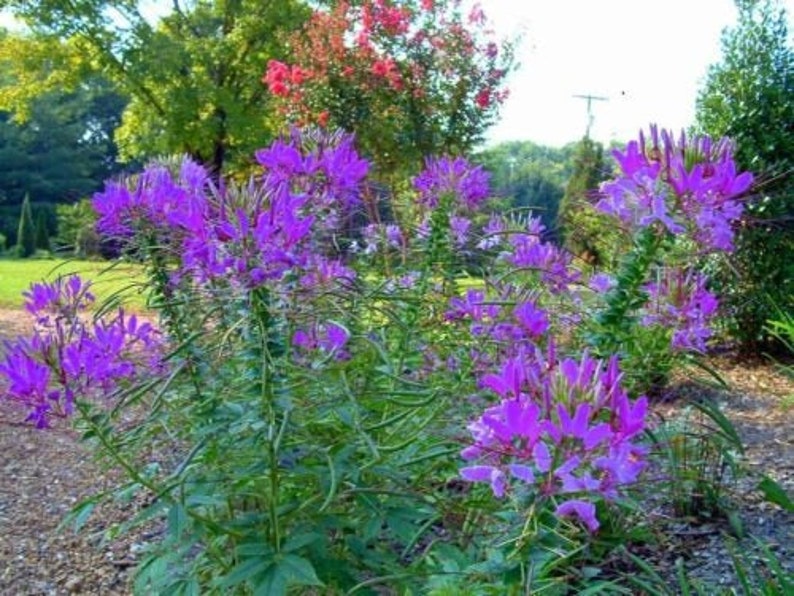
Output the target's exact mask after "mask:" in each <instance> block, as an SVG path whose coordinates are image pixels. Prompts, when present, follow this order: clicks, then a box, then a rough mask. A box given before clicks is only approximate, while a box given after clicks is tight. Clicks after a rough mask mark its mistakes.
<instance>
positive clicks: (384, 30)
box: [262, 0, 512, 169]
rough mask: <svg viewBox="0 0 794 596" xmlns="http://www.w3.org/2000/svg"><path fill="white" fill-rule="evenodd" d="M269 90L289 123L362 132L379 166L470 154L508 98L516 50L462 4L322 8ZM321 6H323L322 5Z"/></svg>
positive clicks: (411, 1)
mask: <svg viewBox="0 0 794 596" xmlns="http://www.w3.org/2000/svg"><path fill="white" fill-rule="evenodd" d="M325 5H326V6H325V7H321V8H318V9H317V10H315V12H314V14H313V16H312V17H311V18H310V20H309V21H308V22H307V24H306V25H305V26H304V28H303V30H302V31H301V32H299V33H296V34H293V35H292V36H291V37H290V38H289V40H288V44H289V46H290V48H291V59H290V61H289V63H283V62H277V61H270V62H269V63H268V64H267V68H266V72H265V74H264V76H263V79H262V80H263V83H264V84H265V85H266V86H267V88H268V90H269V91H270V93H271V94H272V95H273V96H275V97H276V98H277V99H278V100H279V102H280V103H279V105H280V108H279V109H280V112H281V115H282V117H283V119H284V121H285V122H286V123H294V124H298V125H305V124H308V123H316V124H320V125H322V126H336V127H341V128H342V129H344V130H347V131H349V132H355V133H356V135H357V137H358V141H359V143H360V145H361V147H362V150H363V151H364V152H365V153H366V154H368V155H369V156H371V157H372V158H373V159H374V160H376V162H377V163H378V165H379V166H391V167H393V166H394V165H395V164H403V165H405V164H406V163H407V164H410V166H411V169H415V168H416V167H418V166H419V165H420V164H421V161H422V159H423V158H424V156H426V155H438V154H441V153H447V152H454V153H459V152H461V151H464V150H466V149H468V148H470V147H472V146H473V144H474V143H476V142H477V141H478V140H479V139H480V138H481V135H482V133H483V131H484V130H485V129H486V128H487V127H488V126H489V125H490V124H491V123H492V122H493V121H494V120H495V118H496V116H497V114H498V111H499V108H500V105H501V104H502V102H503V101H504V99H505V98H506V96H507V90H506V88H505V85H504V83H505V77H506V75H507V73H508V71H509V70H510V68H511V66H512V47H511V45H510V44H509V43H497V41H496V40H495V39H494V37H493V33H492V32H491V31H490V30H489V28H488V22H487V19H486V18H485V15H484V14H483V13H482V11H481V10H480V9H479V8H475V9H473V10H472V11H471V12H469V13H466V11H465V10H464V9H463V7H462V6H461V3H460V2H459V0H436V1H434V2H429V1H426V0H424V1H416V0H363V1H361V2H348V1H346V0H342V1H337V2H328V3H325ZM321 6H322V4H321Z"/></svg>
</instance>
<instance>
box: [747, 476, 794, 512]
mask: <svg viewBox="0 0 794 596" xmlns="http://www.w3.org/2000/svg"><path fill="white" fill-rule="evenodd" d="M756 488H758V490H760V491H761V492H762V493H763V495H764V499H766V500H767V501H769V502H770V503H774V504H775V505H780V506H781V507H782V508H783V509H785V510H786V511H788V512H789V513H791V512H792V511H794V501H792V500H791V497H789V495H788V493H787V492H786V490H785V489H784V488H783V487H782V486H780V484H779V483H778V482H776V481H775V480H772V478H770V477H769V476H766V475H764V477H763V479H762V480H761V482H759V483H758V486H757V487H756Z"/></svg>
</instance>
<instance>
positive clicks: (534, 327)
mask: <svg viewBox="0 0 794 596" xmlns="http://www.w3.org/2000/svg"><path fill="white" fill-rule="evenodd" d="M513 316H514V317H515V318H516V319H517V320H518V322H519V323H520V324H521V326H522V327H523V328H524V329H525V330H526V332H527V333H528V334H529V336H530V337H531V338H533V339H534V338H538V337H540V336H542V335H543V334H544V333H546V331H548V330H549V317H548V315H547V314H546V311H544V310H542V309H540V308H538V307H537V306H536V305H535V303H534V302H522V303H521V304H519V305H517V306H516V307H515V308H514V309H513Z"/></svg>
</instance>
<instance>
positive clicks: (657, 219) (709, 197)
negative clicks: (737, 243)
mask: <svg viewBox="0 0 794 596" xmlns="http://www.w3.org/2000/svg"><path fill="white" fill-rule="evenodd" d="M613 155H614V157H615V159H616V160H617V162H618V165H619V166H620V170H621V176H620V177H619V178H617V179H616V180H613V181H610V182H606V183H604V184H603V185H602V187H601V193H602V198H601V199H600V200H599V201H598V204H597V207H598V209H600V210H601V211H603V212H605V213H608V214H611V215H614V216H616V217H618V218H619V219H620V220H621V221H622V222H623V223H625V224H630V225H632V226H640V227H648V226H651V225H656V226H659V227H660V228H662V229H664V230H666V231H667V232H668V233H670V234H675V235H678V234H683V233H685V232H687V233H689V234H691V236H692V237H693V238H694V240H696V241H697V242H698V243H699V244H701V245H702V246H703V247H705V248H708V249H716V250H722V251H730V250H732V249H733V235H734V233H733V229H732V226H733V224H734V223H735V222H736V221H737V220H738V218H739V217H740V216H741V214H742V210H743V206H742V203H741V202H740V198H741V196H742V195H743V194H744V193H745V192H747V190H748V189H749V188H750V186H751V185H752V182H753V176H752V174H750V173H749V172H743V173H738V172H737V171H736V163H735V161H734V159H733V146H732V144H731V143H730V142H729V141H728V140H727V139H722V140H720V141H718V142H713V141H712V140H711V139H710V138H709V137H707V136H701V137H695V138H694V139H687V138H686V136H685V135H684V134H683V133H682V134H681V136H680V138H679V139H678V140H675V139H674V137H673V135H672V134H671V133H670V132H669V131H666V130H662V131H661V132H659V130H658V129H657V128H656V127H651V133H650V139H649V140H648V139H646V138H645V136H644V135H643V134H641V135H640V139H639V141H631V142H630V143H629V144H628V146H627V147H626V150H625V151H614V152H613Z"/></svg>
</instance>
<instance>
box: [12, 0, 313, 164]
mask: <svg viewBox="0 0 794 596" xmlns="http://www.w3.org/2000/svg"><path fill="white" fill-rule="evenodd" d="M143 5H144V3H143V2H135V1H132V2H131V1H126V0H110V1H106V0H81V1H79V2H71V1H68V0H51V1H48V2H39V1H38V0H6V1H4V2H2V3H0V6H2V7H3V8H10V9H11V10H12V11H13V13H14V14H15V15H16V16H17V17H18V18H20V19H22V20H23V21H24V22H25V23H26V24H27V26H28V27H29V28H30V32H31V33H30V34H29V35H24V36H18V35H15V36H9V37H8V38H6V39H5V40H4V41H3V44H2V47H0V59H2V60H3V61H4V63H5V67H6V69H7V70H10V73H11V78H12V80H13V81H14V83H13V87H12V88H10V89H9V88H6V89H4V90H3V92H0V108H3V109H6V110H10V111H14V112H15V113H18V114H20V115H21V118H22V119H24V118H25V117H26V116H27V114H28V112H27V111H26V110H27V109H28V106H29V105H30V102H31V100H32V98H34V97H37V96H39V95H41V94H42V93H44V92H46V91H49V90H52V89H53V88H67V89H73V88H76V87H77V86H78V85H79V84H80V82H81V81H82V80H84V78H85V77H86V76H87V74H88V73H100V74H101V75H102V76H104V77H106V78H107V79H108V80H110V81H111V82H112V83H113V84H114V85H115V86H116V88H117V89H118V90H119V91H120V92H122V93H124V94H125V95H126V96H127V97H129V104H128V105H127V107H126V109H125V111H124V115H123V119H122V123H121V125H120V127H119V128H118V130H117V132H116V140H117V142H118V145H119V148H120V152H121V156H122V157H123V158H126V159H130V158H140V157H144V156H152V155H157V154H178V153H187V154H190V155H191V156H192V157H194V158H196V159H198V160H200V161H201V162H202V163H205V164H208V165H210V166H211V167H212V168H213V169H214V170H216V171H219V170H221V169H222V168H223V167H224V165H226V164H227V163H228V162H237V163H239V162H242V161H245V160H247V159H249V158H250V156H251V154H252V152H253V150H254V149H255V148H257V147H260V146H262V145H263V144H265V143H267V142H268V141H269V140H270V139H271V138H272V136H273V130H274V128H273V125H272V124H271V122H270V119H269V117H268V113H269V112H268V109H267V101H268V96H267V94H266V93H265V91H264V89H263V87H262V85H261V83H260V81H259V79H260V77H261V72H262V69H263V67H264V66H263V65H264V64H266V63H267V61H268V60H269V59H275V58H284V52H285V51H286V49H285V47H284V45H283V43H282V42H281V37H282V35H281V34H282V33H283V32H288V31H291V30H294V29H296V28H297V27H299V26H300V25H301V24H302V23H303V21H304V20H305V18H306V16H307V13H308V11H307V8H306V7H305V6H304V5H303V3H301V2H299V1H297V0H269V1H265V2H262V1H254V0H234V1H231V0H229V1H214V2H209V1H200V0H199V1H196V2H184V3H181V2H179V1H178V0H177V1H175V2H173V3H172V9H171V12H170V13H168V14H167V15H164V16H163V17H162V18H160V19H159V20H158V21H157V22H151V21H150V20H149V19H147V18H146V15H145V13H144V11H143V9H142V7H143Z"/></svg>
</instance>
